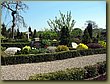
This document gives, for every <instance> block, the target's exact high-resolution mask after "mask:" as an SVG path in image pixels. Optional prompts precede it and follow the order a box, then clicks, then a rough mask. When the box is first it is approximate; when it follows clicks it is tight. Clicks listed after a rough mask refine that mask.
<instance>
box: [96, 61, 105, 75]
mask: <svg viewBox="0 0 110 84" xmlns="http://www.w3.org/2000/svg"><path fill="white" fill-rule="evenodd" d="M97 70H98V73H99V74H103V73H105V72H106V70H107V69H106V61H104V62H103V63H102V62H99V63H97Z"/></svg>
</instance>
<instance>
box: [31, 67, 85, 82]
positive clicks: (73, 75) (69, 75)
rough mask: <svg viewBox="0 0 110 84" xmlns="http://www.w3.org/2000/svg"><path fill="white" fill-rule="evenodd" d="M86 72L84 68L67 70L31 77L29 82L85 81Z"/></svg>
mask: <svg viewBox="0 0 110 84" xmlns="http://www.w3.org/2000/svg"><path fill="white" fill-rule="evenodd" d="M84 72H85V71H84V69H82V68H72V69H66V70H65V71H56V72H53V73H44V74H37V75H35V76H30V77H29V80H83V79H84Z"/></svg>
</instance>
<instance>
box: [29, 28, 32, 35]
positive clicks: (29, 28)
mask: <svg viewBox="0 0 110 84" xmlns="http://www.w3.org/2000/svg"><path fill="white" fill-rule="evenodd" d="M29 32H30V34H29V36H30V37H32V31H31V27H29Z"/></svg>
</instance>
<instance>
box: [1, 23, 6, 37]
mask: <svg viewBox="0 0 110 84" xmlns="http://www.w3.org/2000/svg"><path fill="white" fill-rule="evenodd" d="M1 26H2V31H1V34H2V35H3V36H5V37H7V31H6V26H5V24H4V23H3V24H2V25H1Z"/></svg>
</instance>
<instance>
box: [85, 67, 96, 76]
mask: <svg viewBox="0 0 110 84" xmlns="http://www.w3.org/2000/svg"><path fill="white" fill-rule="evenodd" d="M84 68H85V70H86V73H85V78H91V77H94V76H96V75H98V72H97V67H96V65H94V66H86V67H84Z"/></svg>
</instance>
